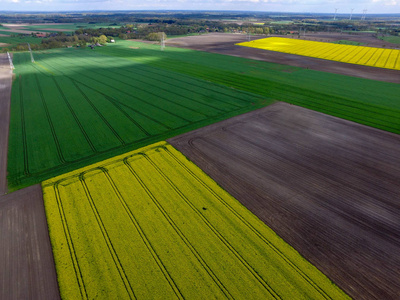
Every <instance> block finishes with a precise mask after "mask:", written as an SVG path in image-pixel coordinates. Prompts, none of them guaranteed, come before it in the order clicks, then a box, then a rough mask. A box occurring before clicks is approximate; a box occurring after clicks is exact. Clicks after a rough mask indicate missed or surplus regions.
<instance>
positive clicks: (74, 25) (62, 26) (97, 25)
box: [24, 23, 121, 32]
mask: <svg viewBox="0 0 400 300" xmlns="http://www.w3.org/2000/svg"><path fill="white" fill-rule="evenodd" d="M24 27H25V28H27V29H26V30H37V31H44V32H57V29H63V30H64V29H68V30H71V32H74V31H75V30H77V29H89V28H90V29H97V28H107V27H111V28H119V27H121V25H111V24H109V23H95V24H88V23H71V24H59V25H58V24H51V25H46V24H43V25H31V26H24ZM49 28H51V29H49Z"/></svg>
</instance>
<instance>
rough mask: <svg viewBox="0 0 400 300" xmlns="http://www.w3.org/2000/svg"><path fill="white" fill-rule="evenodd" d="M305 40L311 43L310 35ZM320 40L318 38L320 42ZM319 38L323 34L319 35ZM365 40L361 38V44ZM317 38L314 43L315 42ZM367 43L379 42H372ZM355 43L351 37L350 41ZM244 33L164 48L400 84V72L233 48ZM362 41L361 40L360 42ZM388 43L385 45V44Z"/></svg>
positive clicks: (189, 40) (182, 41) (215, 35)
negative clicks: (236, 57)
mask: <svg viewBox="0 0 400 300" xmlns="http://www.w3.org/2000/svg"><path fill="white" fill-rule="evenodd" d="M265 37H266V36H252V37H251V39H252V40H253V39H260V38H265ZM306 38H307V39H310V40H313V39H312V38H311V36H307V37H306ZM319 38H320V37H318V39H319ZM321 38H322V35H321ZM329 38H330V41H332V40H339V39H344V38H346V37H343V36H340V35H339V36H336V38H334V36H333V35H329ZM366 38H367V37H365V36H364V37H363V41H364V42H365V39H366ZM318 39H317V40H318ZM370 39H371V42H370V44H371V45H375V44H373V43H379V42H376V41H375V40H372V38H370ZM353 40H354V38H353ZM245 41H246V36H245V35H243V34H228V33H213V34H205V35H199V36H187V37H182V38H173V39H168V40H167V42H166V45H167V46H174V47H181V48H189V49H194V50H200V51H208V52H213V53H219V54H226V55H232V56H239V57H245V58H250V59H255V60H262V61H268V62H274V63H279V64H284V65H290V66H296V67H301V68H309V69H312V70H317V71H324V72H330V73H336V74H342V75H349V76H356V77H361V78H368V79H373V80H380V81H387V82H394V83H400V71H396V70H389V69H381V68H374V67H367V66H361V65H353V64H347V63H341V62H335V61H329V60H324V59H318V58H312V57H305V56H300V55H293V54H286V53H279V52H274V51H267V50H262V49H255V48H249V47H242V46H236V45H235V43H240V42H245ZM360 41H361V40H360ZM386 44H387V43H386Z"/></svg>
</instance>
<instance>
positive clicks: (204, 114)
mask: <svg viewBox="0 0 400 300" xmlns="http://www.w3.org/2000/svg"><path fill="white" fill-rule="evenodd" d="M60 52H61V54H62V53H63V51H60V50H55V51H54V52H51V51H49V52H40V53H39V52H38V53H35V54H34V55H35V60H36V63H33V64H32V63H31V62H30V60H29V55H28V54H27V53H16V54H15V58H14V60H15V65H16V70H17V78H16V80H15V82H14V87H13V94H12V114H11V134H10V151H9V166H8V169H9V172H8V173H9V183H10V186H11V188H12V187H15V186H20V185H24V184H28V183H35V182H38V181H40V180H41V179H44V178H49V177H51V176H55V175H57V174H61V173H63V172H65V171H66V170H72V169H74V168H76V164H78V165H79V164H80V166H83V165H85V164H87V162H86V163H85V161H88V160H89V162H88V163H90V162H94V161H97V160H100V159H101V158H99V157H100V156H101V157H103V158H105V157H110V156H113V155H115V154H118V153H123V152H125V151H126V150H125V149H132V147H139V146H142V145H145V144H149V143H151V142H154V141H157V140H161V139H165V138H167V137H170V136H173V135H175V134H178V133H182V132H185V131H189V130H192V129H195V128H198V127H201V126H204V125H208V124H210V123H213V122H215V121H218V120H221V119H225V118H228V117H230V116H232V115H236V114H239V113H241V112H245V111H249V110H252V109H255V108H257V106H255V105H253V103H256V102H259V101H258V98H260V96H258V95H252V94H250V93H247V92H239V93H238V92H237V91H234V90H232V89H229V88H227V87H225V86H221V85H217V84H213V83H209V82H206V81H204V80H200V79H194V78H190V77H189V76H187V75H177V74H170V75H169V76H168V77H164V78H163V79H161V78H160V77H162V76H163V75H162V74H161V75H159V74H158V69H155V68H153V67H151V66H145V65H143V66H139V67H138V68H136V66H132V65H125V66H124V67H119V68H116V67H115V65H116V64H118V62H119V61H120V59H118V58H115V57H108V58H107V57H104V56H103V55H96V54H95V53H91V52H89V51H75V52H73V53H68V52H67V51H65V53H66V55H61V54H60ZM82 66H84V68H83V67H82ZM83 70H85V71H83ZM258 107H259V106H258ZM124 150H125V151H124ZM72 165H75V166H72ZM59 167H61V169H59V170H58V168H59Z"/></svg>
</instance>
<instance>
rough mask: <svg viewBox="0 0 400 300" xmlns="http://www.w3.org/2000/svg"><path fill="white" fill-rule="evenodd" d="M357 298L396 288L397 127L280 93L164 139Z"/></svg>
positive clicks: (399, 233)
mask: <svg viewBox="0 0 400 300" xmlns="http://www.w3.org/2000/svg"><path fill="white" fill-rule="evenodd" d="M168 142H170V143H171V144H172V145H173V146H174V147H176V148H177V149H178V150H180V151H181V152H182V153H183V154H184V155H186V156H187V157H188V158H189V159H190V160H192V161H193V162H194V163H195V164H196V165H198V166H199V167H200V168H201V169H203V170H204V171H205V172H206V173H207V174H208V175H209V176H211V177H212V178H213V179H214V180H215V181H216V182H217V183H218V184H219V185H221V186H222V187H223V188H224V189H225V190H227V191H228V192H229V193H230V194H231V195H233V196H234V197H235V198H236V199H238V200H239V201H240V202H241V203H242V204H243V205H245V206H246V207H247V208H248V209H250V210H251V211H252V212H253V213H254V214H255V215H257V216H258V217H259V218H260V219H261V220H262V221H263V222H265V224H266V225H268V226H269V227H270V228H272V229H273V230H274V231H275V232H276V233H277V234H278V235H279V236H280V237H281V238H283V239H284V240H285V241H286V242H288V243H289V244H290V245H291V246H293V247H294V248H295V249H296V250H297V251H299V252H300V253H301V254H302V255H303V256H304V257H305V258H306V259H307V260H309V261H310V262H311V263H312V264H314V265H315V266H316V267H317V268H318V269H320V270H321V271H322V272H323V273H324V274H325V275H327V276H328V277H329V278H330V279H331V280H332V281H334V282H335V283H336V284H337V285H338V286H339V287H341V288H342V289H343V290H344V291H345V292H347V293H348V294H349V295H350V296H352V297H354V298H356V299H399V298H400V281H399V278H400V217H399V216H400V194H399V191H400V155H399V149H400V136H399V135H395V134H392V133H388V132H384V131H380V130H378V129H374V128H370V127H367V126H363V125H360V124H357V123H353V122H350V121H346V120H342V119H339V118H335V117H332V116H328V115H325V114H322V113H319V112H315V111H311V110H308V109H305V108H301V107H297V106H293V105H290V104H286V103H279V102H278V103H275V104H272V105H270V106H268V107H265V108H262V109H259V110H257V111H254V112H251V113H247V114H244V115H241V116H238V117H234V118H232V119H229V120H226V121H223V122H220V123H217V124H214V125H210V126H207V127H204V128H201V129H198V130H195V131H192V132H189V133H186V134H183V135H181V136H178V137H175V138H172V139H169V140H168Z"/></svg>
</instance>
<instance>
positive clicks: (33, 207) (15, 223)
mask: <svg viewBox="0 0 400 300" xmlns="http://www.w3.org/2000/svg"><path fill="white" fill-rule="evenodd" d="M0 239H1V243H0V270H1V271H0V299H7V300H12V299H49V300H50V299H51V300H53V299H59V298H60V296H59V290H58V283H57V276H56V271H55V267H54V259H53V253H52V249H51V245H50V239H49V233H48V229H47V222H46V216H45V212H44V206H43V198H42V189H41V186H40V185H34V186H31V187H29V188H26V189H22V190H19V191H17V192H15V193H11V194H8V195H5V196H0Z"/></svg>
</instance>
